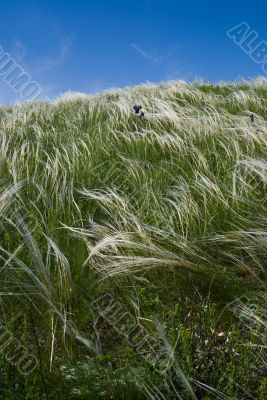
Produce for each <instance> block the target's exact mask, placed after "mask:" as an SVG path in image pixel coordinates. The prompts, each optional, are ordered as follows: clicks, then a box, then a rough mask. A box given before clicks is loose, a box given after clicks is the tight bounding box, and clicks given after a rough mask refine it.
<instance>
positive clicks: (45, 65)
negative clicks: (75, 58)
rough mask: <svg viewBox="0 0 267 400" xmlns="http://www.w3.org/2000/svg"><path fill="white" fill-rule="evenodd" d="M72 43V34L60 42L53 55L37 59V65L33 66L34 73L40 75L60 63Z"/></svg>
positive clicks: (62, 61)
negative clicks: (57, 49) (56, 51)
mask: <svg viewBox="0 0 267 400" xmlns="http://www.w3.org/2000/svg"><path fill="white" fill-rule="evenodd" d="M73 43H74V35H71V36H68V37H66V38H65V39H64V41H63V42H62V44H61V46H60V48H59V51H58V53H57V55H55V56H54V57H51V56H47V57H43V58H41V59H40V60H39V61H38V64H39V66H37V67H36V68H35V71H34V73H35V74H37V75H41V74H43V73H44V72H50V71H52V70H53V69H55V68H57V67H58V66H60V65H62V64H63V63H64V61H65V59H66V56H67V55H68V53H69V51H70V49H71V47H72V45H73Z"/></svg>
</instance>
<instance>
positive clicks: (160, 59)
mask: <svg viewBox="0 0 267 400" xmlns="http://www.w3.org/2000/svg"><path fill="white" fill-rule="evenodd" d="M130 46H131V47H132V48H133V49H134V50H136V51H137V52H138V53H139V54H140V55H141V56H143V57H144V58H147V59H148V60H150V61H152V62H153V63H154V64H158V65H160V64H163V63H164V62H166V61H167V60H168V59H169V58H170V57H172V56H173V55H174V54H175V53H177V51H178V50H179V48H180V47H179V46H176V47H173V48H172V49H170V50H169V51H168V52H167V53H166V54H165V55H154V54H155V53H156V54H157V53H159V51H158V50H156V51H153V52H147V51H145V50H144V49H142V48H141V47H140V46H138V45H137V44H136V43H131V45H130Z"/></svg>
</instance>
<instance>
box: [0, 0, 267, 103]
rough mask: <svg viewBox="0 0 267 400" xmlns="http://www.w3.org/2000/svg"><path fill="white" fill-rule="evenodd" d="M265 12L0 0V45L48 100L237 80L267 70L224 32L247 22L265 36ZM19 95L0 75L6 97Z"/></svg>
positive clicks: (258, 5) (262, 5)
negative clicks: (177, 82) (175, 82)
mask: <svg viewBox="0 0 267 400" xmlns="http://www.w3.org/2000/svg"><path fill="white" fill-rule="evenodd" d="M266 15H267V2H266V0H263V1H258V0H255V1H254V2H245V1H233V0H232V1H228V0H224V1H214V2H211V1H205V0H203V1H192V0H187V1H179V0H165V1H164V0H144V1H134V0H131V1H127V0H124V1H123V0H114V1H101V0H98V1H96V0H88V1H79V0H76V1H73V0H72V1H68V0H65V1H52V0H47V1H16V0H13V1H10V2H3V3H2V4H1V24H0V45H1V46H2V48H3V49H4V50H5V51H6V52H8V53H10V54H11V55H12V56H13V57H14V58H15V59H16V61H17V62H18V64H19V65H21V66H22V67H23V68H24V69H25V70H26V71H27V72H28V73H29V74H30V75H31V77H32V78H33V79H34V80H35V81H37V82H38V83H40V85H41V87H42V97H43V98H54V97H55V96H57V95H58V94H60V93H63V92H65V91H68V90H72V91H79V92H85V93H94V92H96V91H100V90H104V89H107V88H110V87H124V86H128V85H136V84H139V83H143V82H146V81H151V82H159V81H162V80H169V79H185V80H190V81H191V80H193V79H195V78H203V79H205V80H209V81H212V82H215V81H220V80H235V79H238V78H240V77H245V78H250V77H253V76H257V75H263V73H262V71H261V68H260V65H258V64H256V63H254V62H253V61H252V60H251V59H250V58H249V57H248V55H246V54H245V53H244V52H243V51H242V50H241V49H240V48H239V47H238V46H237V45H235V44H234V42H233V41H232V40H231V39H230V38H229V37H227V35H226V31H227V30H229V29H230V28H231V27H233V26H235V25H237V24H239V23H240V22H242V21H246V22H247V23H248V24H249V25H250V26H251V27H252V28H253V29H254V30H255V31H257V32H258V34H259V36H260V37H261V38H262V40H267V24H266ZM16 97H17V95H16V94H15V93H14V92H13V91H12V89H10V88H9V87H8V86H7V84H5V82H2V81H0V103H4V102H11V101H15V100H16Z"/></svg>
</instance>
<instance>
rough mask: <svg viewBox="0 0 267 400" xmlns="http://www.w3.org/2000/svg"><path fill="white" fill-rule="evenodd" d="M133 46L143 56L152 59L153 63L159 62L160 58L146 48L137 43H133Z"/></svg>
mask: <svg viewBox="0 0 267 400" xmlns="http://www.w3.org/2000/svg"><path fill="white" fill-rule="evenodd" d="M131 47H132V48H133V49H134V50H136V51H137V52H138V53H139V54H141V56H143V57H145V58H147V59H148V60H150V61H152V62H153V63H155V64H156V63H157V62H158V59H157V58H156V57H153V56H152V55H151V54H149V53H147V52H146V51H145V50H143V49H141V47H139V46H137V44H135V43H131Z"/></svg>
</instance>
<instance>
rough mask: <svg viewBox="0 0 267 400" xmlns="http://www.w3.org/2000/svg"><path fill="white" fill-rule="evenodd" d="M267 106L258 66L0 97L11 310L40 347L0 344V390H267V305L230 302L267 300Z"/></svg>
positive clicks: (206, 393)
mask: <svg viewBox="0 0 267 400" xmlns="http://www.w3.org/2000/svg"><path fill="white" fill-rule="evenodd" d="M136 102H138V103H140V104H142V105H143V107H144V109H145V119H144V120H142V119H139V118H138V117H137V116H136V115H134V114H133V113H132V106H133V104H134V103H136ZM266 111H267V81H266V80H264V79H256V80H254V81H251V82H244V83H236V84H220V85H216V86H215V85H209V84H205V83H196V84H192V85H189V84H186V83H184V82H169V83H166V84H161V85H152V84H151V85H143V86H139V87H136V88H126V89H125V90H121V91H120V90H111V91H109V92H106V93H102V94H98V95H95V96H86V95H81V94H66V95H64V96H62V97H61V98H60V99H58V100H57V101H55V102H53V103H34V104H25V105H14V106H7V107H2V108H1V109H0V163H1V164H0V180H1V195H0V196H1V201H0V211H1V228H0V229H1V232H0V246H1V262H0V263H1V264H0V265H1V268H0V282H1V298H0V299H1V308H0V313H1V320H2V323H3V324H4V325H5V326H6V327H8V329H9V330H10V331H11V332H12V333H13V335H14V336H15V337H17V339H18V340H19V341H20V342H21V343H22V344H23V346H25V348H27V349H28V351H29V353H30V354H31V355H34V357H36V358H37V359H38V367H37V368H36V369H35V370H34V371H33V372H32V373H31V374H29V375H25V376H23V375H21V374H20V373H19V371H18V368H16V367H15V366H14V365H13V366H12V365H11V364H10V363H9V362H8V361H7V360H6V356H5V350H2V351H1V353H2V356H1V357H0V370H1V371H2V373H1V378H0V380H1V382H0V383H1V385H0V386H1V390H2V391H1V390H0V395H1V393H3V398H5V399H15V398H16V399H17V398H18V399H20V398H27V399H36V398H40V399H48V398H49V399H50V398H51V399H76V398H77V399H145V398H151V399H163V398H166V399H174V398H182V399H213V398H220V399H224V398H238V399H243V398H244V399H247V398H250V397H248V396H252V397H251V398H256V399H265V398H266V397H265V396H266V390H267V380H266V378H265V376H266V370H264V368H266V362H265V361H264V360H265V359H266V357H264V356H261V357H259V354H258V353H257V351H256V350H255V349H257V350H258V349H259V347H254V348H253V349H252V350H251V347H249V346H246V345H247V344H249V345H251V344H252V343H254V344H256V345H262V338H264V337H265V335H264V333H265V330H264V329H265V327H266V319H265V320H264V318H263V317H262V318H258V322H257V323H254V322H255V316H256V314H257V312H258V313H259V312H260V311H259V310H260V309H261V308H259V310H258V311H257V310H255V307H254V308H253V313H250V314H249V315H248V313H247V314H246V313H244V315H245V314H246V321H245V326H247V327H246V328H245V329H244V324H242V321H240V318H238V315H237V313H236V312H231V310H230V309H229V307H226V306H227V304H228V303H229V302H232V301H233V300H234V299H235V298H237V297H239V296H241V295H246V296H247V297H248V298H253V299H254V300H253V301H254V302H257V304H262V306H261V307H262V310H263V309H264V307H265V306H264V304H265V303H264V302H265V298H264V297H263V295H264V293H265V289H266V278H267V261H266V260H267V192H266V190H267V186H266V183H267V124H266V118H267V114H266ZM251 113H253V114H254V115H255V121H254V122H251V119H250V114H251ZM106 294H109V296H110V298H112V299H113V300H114V301H116V302H118V304H120V306H121V310H120V312H119V314H118V315H122V316H125V315H126V313H128V314H127V316H128V317H127V318H124V319H123V318H121V320H120V318H118V315H117V316H116V318H115V317H114V315H113V316H112V320H110V319H109V320H108V318H107V313H108V312H110V310H109V309H107V308H106V307H107V303H106V302H102V303H101V301H102V300H101V301H99V299H102V296H104V295H106ZM259 297H260V300H259ZM93 302H95V303H93ZM95 304H97V307H95V306H94V305H95ZM99 304H102V305H103V307H104V310H103V314H102V313H101V312H100V314H99V311H100V309H99ZM259 307H260V305H259ZM105 312H106V314H105ZM242 315H243V314H242ZM257 315H258V314H257ZM105 316H106V317H105ZM129 319H131V320H133V319H134V320H135V323H136V326H138V327H139V328H140V332H141V336H142V335H143V337H145V335H146V333H147V332H149V335H150V336H152V337H153V338H154V340H155V341H156V342H157V346H156V349H157V350H155V347H153V349H154V350H153V351H152V349H151V346H150V345H149V346H148V348H147V349H146V354H143V353H142V352H141V353H142V354H141V353H140V351H138V348H137V346H135V345H133V343H132V342H133V340H132V339H131V340H130V339H129V338H128V337H127V335H128V334H127V335H124V334H123V332H126V331H127V332H128V331H129V327H130V325H131V324H133V321H129ZM259 320H260V322H259ZM251 321H252V322H253V329H251V325H250V327H249V328H248V323H250V322H251ZM262 321H263V322H262ZM257 332H260V334H256V333H257ZM135 344H136V343H135ZM265 345H266V343H265ZM150 353H151V354H150ZM152 353H153V354H152ZM148 355H149V357H147V356H148ZM151 359H153V362H152V363H151ZM158 359H160V360H161V363H160V365H161V367H160V369H158V368H155V364H157V360H158ZM153 365H154V367H153ZM36 396H37V397H36ZM246 396H247V397H246Z"/></svg>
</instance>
